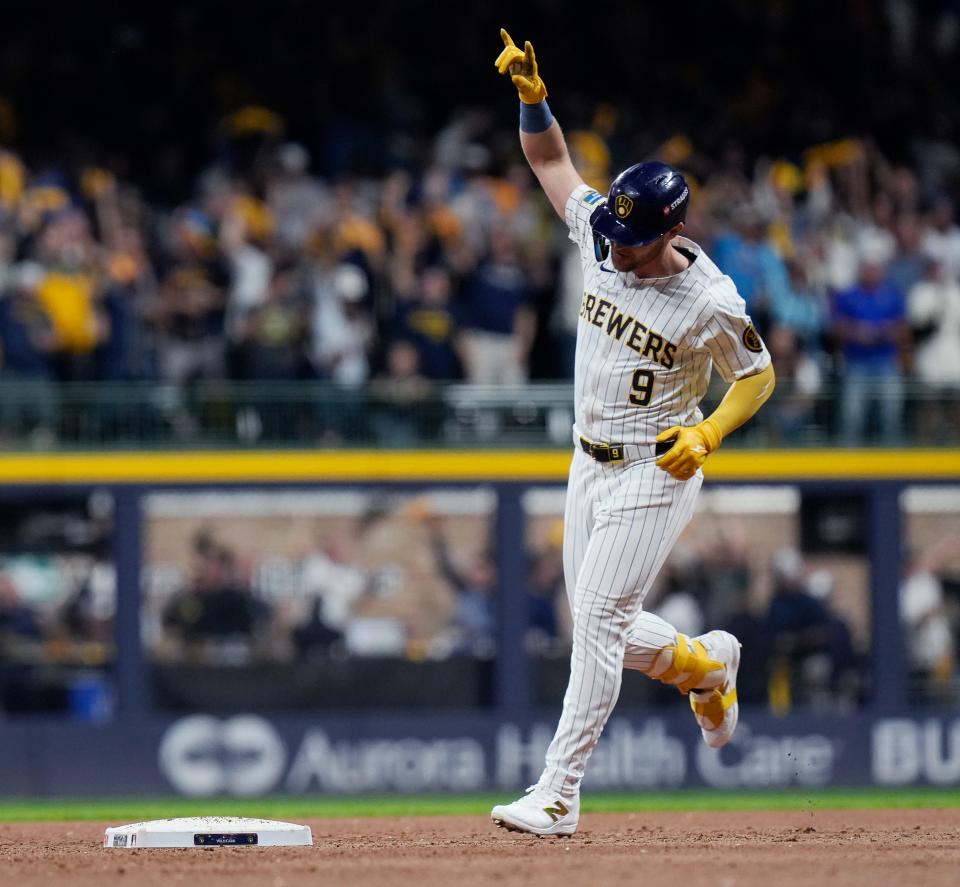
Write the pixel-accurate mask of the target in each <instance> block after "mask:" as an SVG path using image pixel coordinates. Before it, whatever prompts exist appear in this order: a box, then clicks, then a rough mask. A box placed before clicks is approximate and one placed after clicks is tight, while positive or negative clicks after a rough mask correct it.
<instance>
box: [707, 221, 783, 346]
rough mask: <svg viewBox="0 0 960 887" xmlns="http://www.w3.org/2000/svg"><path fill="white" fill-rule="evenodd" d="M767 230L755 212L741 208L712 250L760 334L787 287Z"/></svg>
mask: <svg viewBox="0 0 960 887" xmlns="http://www.w3.org/2000/svg"><path fill="white" fill-rule="evenodd" d="M767 228H768V225H767V222H766V220H765V219H764V218H763V216H762V215H761V213H760V211H759V210H758V209H756V208H755V207H753V206H750V205H747V206H743V207H741V208H740V209H739V210H738V211H737V213H736V215H735V217H734V228H733V229H732V230H729V231H727V232H725V233H723V234H721V235H720V236H718V237H717V239H716V241H715V243H714V247H713V250H714V252H713V258H714V261H716V263H717V266H718V267H719V268H720V270H721V271H723V273H724V274H726V275H728V276H729V277H730V278H731V279H732V280H733V282H734V284H736V287H737V291H738V292H739V293H740V295H741V296H742V297H743V300H744V301H745V302H746V303H747V313H748V314H749V315H750V316H751V318H752V319H753V321H754V323H755V324H756V325H757V328H758V329H759V330H760V331H761V333H763V332H765V331H766V329H767V328H768V327H769V321H770V317H771V315H772V313H773V310H774V306H775V305H776V304H777V303H778V302H780V301H781V299H782V297H783V293H784V291H785V290H786V288H787V270H786V267H785V266H784V264H783V260H782V259H781V258H780V256H778V255H777V253H776V252H775V251H774V249H773V247H771V246H770V244H769V242H768V240H767Z"/></svg>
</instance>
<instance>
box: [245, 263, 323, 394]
mask: <svg viewBox="0 0 960 887" xmlns="http://www.w3.org/2000/svg"><path fill="white" fill-rule="evenodd" d="M301 284H302V281H301V278H300V274H299V272H298V270H297V269H296V268H295V267H284V268H280V269H277V272H276V274H275V275H274V276H273V277H272V279H270V280H268V281H266V286H267V292H266V297H265V299H264V300H263V302H262V303H260V304H258V305H256V306H255V307H251V308H250V309H249V310H248V311H247V312H246V313H245V314H244V316H243V317H242V319H241V320H239V321H238V331H237V334H236V335H237V344H236V358H235V359H236V361H237V367H236V374H237V375H238V376H239V377H240V378H242V379H249V380H265V379H267V380H284V379H298V378H302V377H303V376H304V375H305V366H304V359H303V346H304V340H305V336H306V316H307V301H306V298H305V296H304V292H303V288H302V285H301Z"/></svg>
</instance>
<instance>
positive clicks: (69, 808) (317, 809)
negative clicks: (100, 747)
mask: <svg viewBox="0 0 960 887" xmlns="http://www.w3.org/2000/svg"><path fill="white" fill-rule="evenodd" d="M506 800H510V798H509V797H507V795H504V794H500V795H423V796H407V795H368V796H361V797H328V796H314V797H274V798H254V799H238V798H214V799H204V800H199V799H193V798H111V799H102V798H98V799H96V800H74V799H69V800H20V799H10V800H2V799H0V822H23V821H56V820H74V819H86V820H92V819H96V820H108V821H111V822H116V823H126V822H138V821H140V820H144V819H164V818H166V817H173V816H199V815H207V814H209V815H221V816H222V815H232V816H262V817H265V818H267V819H318V818H325V817H361V816H444V815H446V816H459V815H469V816H485V815H486V814H487V812H488V811H489V809H490V808H491V807H492V806H493V805H494V804H496V803H503V802H504V801H506ZM875 807H887V808H907V807H938V808H943V807H960V789H949V790H942V789H932V788H908V789H903V790H898V791H891V790H889V789H884V790H877V789H863V790H859V789H826V790H825V789H820V790H816V791H802V790H797V789H790V790H786V791H779V792H720V791H696V792H692V791H677V792H669V793H664V792H657V793H649V794H585V795H584V798H583V810H584V811H585V812H588V813H618V812H619V813H623V812H630V813H656V812H659V811H669V810H680V811H689V810H813V809H820V810H831V809H832V810H858V809H866V808H875Z"/></svg>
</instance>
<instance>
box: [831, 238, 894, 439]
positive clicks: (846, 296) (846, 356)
mask: <svg viewBox="0 0 960 887" xmlns="http://www.w3.org/2000/svg"><path fill="white" fill-rule="evenodd" d="M833 315H834V330H835V332H836V335H837V338H838V340H839V344H840V347H841V350H842V354H843V363H844V384H843V394H842V398H841V422H842V433H843V438H844V441H845V442H846V443H847V444H848V445H849V444H854V443H858V442H860V441H862V440H863V437H864V435H865V432H866V429H865V427H864V422H865V420H866V418H867V410H868V408H869V407H870V405H871V404H872V403H876V404H877V406H878V407H879V411H880V431H881V435H882V440H883V442H884V443H887V444H889V443H894V442H896V441H897V440H898V439H899V437H900V434H901V430H902V429H901V425H902V418H903V375H902V371H901V368H900V354H901V350H902V349H903V348H904V347H905V346H906V344H907V336H908V328H907V324H906V299H905V297H904V295H903V293H902V292H901V291H900V290H899V289H897V287H896V286H895V285H894V284H893V283H891V282H889V280H888V279H887V278H886V268H885V267H884V265H883V264H882V263H881V262H880V261H878V260H877V259H876V258H871V257H869V256H868V257H865V258H864V259H863V260H862V262H861V265H860V279H859V281H858V282H857V283H856V284H855V285H854V286H852V287H851V288H850V289H847V290H843V291H842V292H839V293H837V295H836V298H835V300H834V306H833Z"/></svg>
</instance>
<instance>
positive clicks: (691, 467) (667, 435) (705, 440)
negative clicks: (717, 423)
mask: <svg viewBox="0 0 960 887" xmlns="http://www.w3.org/2000/svg"><path fill="white" fill-rule="evenodd" d="M711 431H712V429H707V428H704V423H701V424H700V425H694V426H692V427H690V428H683V427H681V426H680V425H674V426H673V427H672V428H668V429H667V430H666V431H663V432H661V433H660V434H658V435H657V442H658V443H662V442H664V441H668V440H672V439H674V438H676V441H675V442H674V444H673V446H672V447H670V449H669V450H668V451H667V452H666V453H664V455H662V456H661V457H660V458H659V459H657V467H658V468H662V469H663V470H664V471H666V472H667V473H668V474H670V475H672V476H673V477H675V478H676V479H677V480H690V478H691V477H693V476H694V475H695V474H696V473H697V469H698V468H700V466H701V465H703V463H704V462H706V461H707V456H709V455H710V453H712V452H713V451H714V450H715V449H716V448H717V446H718V445H719V443H720V442H719V440H718V441H716V443H714V442H713V438H714V436H715V435H714V434H711Z"/></svg>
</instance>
